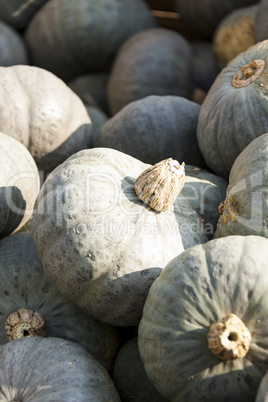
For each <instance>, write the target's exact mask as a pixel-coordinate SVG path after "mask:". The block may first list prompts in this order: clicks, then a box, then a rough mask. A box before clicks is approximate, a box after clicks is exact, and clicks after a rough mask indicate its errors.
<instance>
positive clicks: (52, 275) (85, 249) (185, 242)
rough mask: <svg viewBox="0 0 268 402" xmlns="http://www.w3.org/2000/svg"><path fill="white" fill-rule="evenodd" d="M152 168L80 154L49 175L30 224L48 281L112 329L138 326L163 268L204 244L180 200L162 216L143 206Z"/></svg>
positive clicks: (124, 158)
mask: <svg viewBox="0 0 268 402" xmlns="http://www.w3.org/2000/svg"><path fill="white" fill-rule="evenodd" d="M149 166H150V165H147V164H144V163H142V162H141V161H139V160H137V159H135V158H133V157H131V156H129V155H126V154H123V153H122V152H119V151H116V150H113V149H108V148H92V149H90V150H84V151H80V152H78V153H76V154H75V155H73V156H72V157H70V158H69V159H68V160H67V161H66V162H64V163H63V164H62V165H61V166H59V167H58V168H57V169H55V170H54V171H53V172H52V173H51V174H50V176H49V177H48V179H47V181H46V183H45V184H44V185H43V187H42V189H41V191H40V192H39V195H38V200H37V203H36V208H35V213H34V216H33V220H32V234H33V239H34V244H35V247H36V251H37V254H38V257H39V259H40V261H41V262H42V264H43V267H44V270H45V272H46V274H47V275H48V277H49V279H50V281H51V282H52V283H54V284H55V285H56V286H57V287H58V289H59V290H60V291H61V292H62V293H63V294H64V295H65V296H66V297H68V298H70V299H71V300H73V301H74V302H75V303H76V304H77V305H78V306H80V307H81V308H82V309H84V310H85V311H87V312H88V313H89V314H90V315H93V316H94V317H96V318H98V319H99V320H101V321H104V322H107V323H110V324H113V325H118V326H135V325H137V324H138V323H139V320H140V317H141V314H142V308H143V304H144V301H145V298H146V296H147V293H148V289H149V287H150V286H151V284H152V282H153V281H154V280H155V278H156V277H157V276H158V275H159V273H160V272H161V270H162V268H163V267H164V266H165V264H166V263H167V262H168V261H169V260H170V259H171V258H173V257H175V256H176V255H178V254H179V253H181V252H182V251H183V250H184V249H185V248H188V247H191V246H192V245H194V244H196V243H203V242H205V241H207V237H206V236H205V235H204V233H203V225H202V222H201V220H200V218H199V216H198V215H197V213H196V212H195V211H194V210H193V209H192V207H190V205H189V203H188V202H187V201H186V200H185V199H184V198H183V197H181V196H180V195H179V196H178V197H177V199H176V201H175V203H174V206H173V205H171V206H170V207H169V209H168V210H167V211H165V212H161V213H157V212H155V211H154V210H152V209H151V210H149V209H148V207H147V205H145V204H143V202H142V201H140V200H139V198H138V197H137V196H136V194H135V191H134V181H135V178H136V177H138V176H139V175H140V174H141V172H143V171H144V170H145V169H146V168H148V167H149ZM149 250H150V251H149Z"/></svg>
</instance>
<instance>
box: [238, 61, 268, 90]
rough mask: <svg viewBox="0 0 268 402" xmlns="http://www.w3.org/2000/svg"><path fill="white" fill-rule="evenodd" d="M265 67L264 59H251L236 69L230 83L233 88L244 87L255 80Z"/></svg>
mask: <svg viewBox="0 0 268 402" xmlns="http://www.w3.org/2000/svg"><path fill="white" fill-rule="evenodd" d="M264 67H265V61H264V60H262V59H257V60H252V61H251V62H250V63H248V64H246V65H244V66H243V67H241V68H240V70H238V72H237V73H236V74H235V76H234V77H233V80H232V85H233V87H235V88H242V87H246V86H248V85H249V84H251V83H252V82H253V81H255V80H256V79H257V78H259V76H260V75H261V73H262V72H263V70H264Z"/></svg>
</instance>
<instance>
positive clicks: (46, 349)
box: [0, 337, 120, 402]
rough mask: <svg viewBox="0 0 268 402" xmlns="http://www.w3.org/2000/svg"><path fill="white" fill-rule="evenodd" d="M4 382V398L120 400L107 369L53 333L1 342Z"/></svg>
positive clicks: (1, 377) (0, 370) (0, 379)
mask: <svg viewBox="0 0 268 402" xmlns="http://www.w3.org/2000/svg"><path fill="white" fill-rule="evenodd" d="M26 368H27V369H26ZM0 383H1V389H0V399H2V400H8V401H21V400H23V399H25V400H27V401H40V402H41V401H43V402H45V401H52V400H54V401H56V400H57V401H66V402H72V401H77V402H86V401H89V400H91V401H103V402H120V398H119V396H118V393H117V391H116V388H115V386H114V384H113V382H112V380H111V378H110V376H109V374H108V372H107V370H105V368H104V367H103V366H102V365H101V364H100V363H99V362H97V361H96V360H95V359H94V358H93V356H92V355H91V354H90V353H89V352H87V351H86V350H85V349H84V348H83V347H82V346H81V345H77V344H76V343H73V342H70V341H66V340H65V339H59V338H53V337H51V338H38V337H31V338H26V339H20V340H16V341H14V342H9V343H8V344H5V345H3V346H1V347H0Z"/></svg>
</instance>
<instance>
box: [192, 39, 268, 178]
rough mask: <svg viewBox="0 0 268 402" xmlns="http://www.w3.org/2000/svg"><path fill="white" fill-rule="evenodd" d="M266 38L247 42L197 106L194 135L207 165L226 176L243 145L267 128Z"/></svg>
mask: <svg viewBox="0 0 268 402" xmlns="http://www.w3.org/2000/svg"><path fill="white" fill-rule="evenodd" d="M267 62H268V41H263V42H260V43H257V44H255V45H254V46H251V47H250V48H249V49H247V50H246V51H244V52H242V53H240V54H239V55H238V56H236V57H235V58H234V59H233V60H232V61H230V62H229V63H228V65H227V66H226V68H224V69H223V70H222V71H221V73H220V74H219V75H218V76H217V78H216V80H215V81H214V83H213V85H212V86H211V88H210V90H209V92H208V94H207V96H206V98H205V100H204V103H203V104H202V106H201V109H200V113H199V118H198V125H197V138H198V144H199V147H200V150H201V152H202V154H203V156H204V158H205V161H206V163H207V165H208V167H210V169H211V170H212V171H213V172H214V173H216V174H218V175H219V176H223V177H224V178H226V179H228V176H229V173H230V170H231V168H232V165H233V163H234V161H235V159H236V158H237V156H238V155H239V154H240V153H241V152H242V151H243V149H244V148H245V147H246V146H247V145H248V144H249V143H250V142H251V141H252V140H254V139H255V138H256V137H258V136H260V135H262V134H264V133H266V132H267V131H268V123H267V118H266V116H267V113H268V103H267V98H266V92H267V91H268V67H267Z"/></svg>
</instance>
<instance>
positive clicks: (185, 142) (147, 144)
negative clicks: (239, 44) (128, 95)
mask: <svg viewBox="0 0 268 402" xmlns="http://www.w3.org/2000/svg"><path fill="white" fill-rule="evenodd" d="M199 111H200V105H198V104H197V103H195V102H192V101H190V100H188V99H186V98H183V97H180V96H168V95H167V96H156V95H151V96H147V97H145V98H143V99H139V100H137V101H134V102H131V103H130V104H128V105H126V106H125V107H123V109H121V110H120V111H119V112H118V113H117V114H115V115H114V116H113V117H112V118H110V119H109V120H108V121H107V122H106V124H105V125H103V126H102V128H101V129H100V130H99V132H98V133H97V135H96V137H95V141H94V146H95V147H106V148H113V149H117V150H118V151H121V152H124V153H126V154H128V155H131V156H133V157H134V158H137V159H140V160H141V161H143V162H145V163H151V164H155V163H157V162H160V161H161V160H163V159H166V158H170V157H171V158H174V159H177V160H178V161H184V162H185V164H186V165H187V164H191V165H196V166H201V167H204V166H205V163H204V160H203V157H202V155H201V152H200V150H199V147H198V144H197V138H196V128H197V119H198V115H199Z"/></svg>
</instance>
